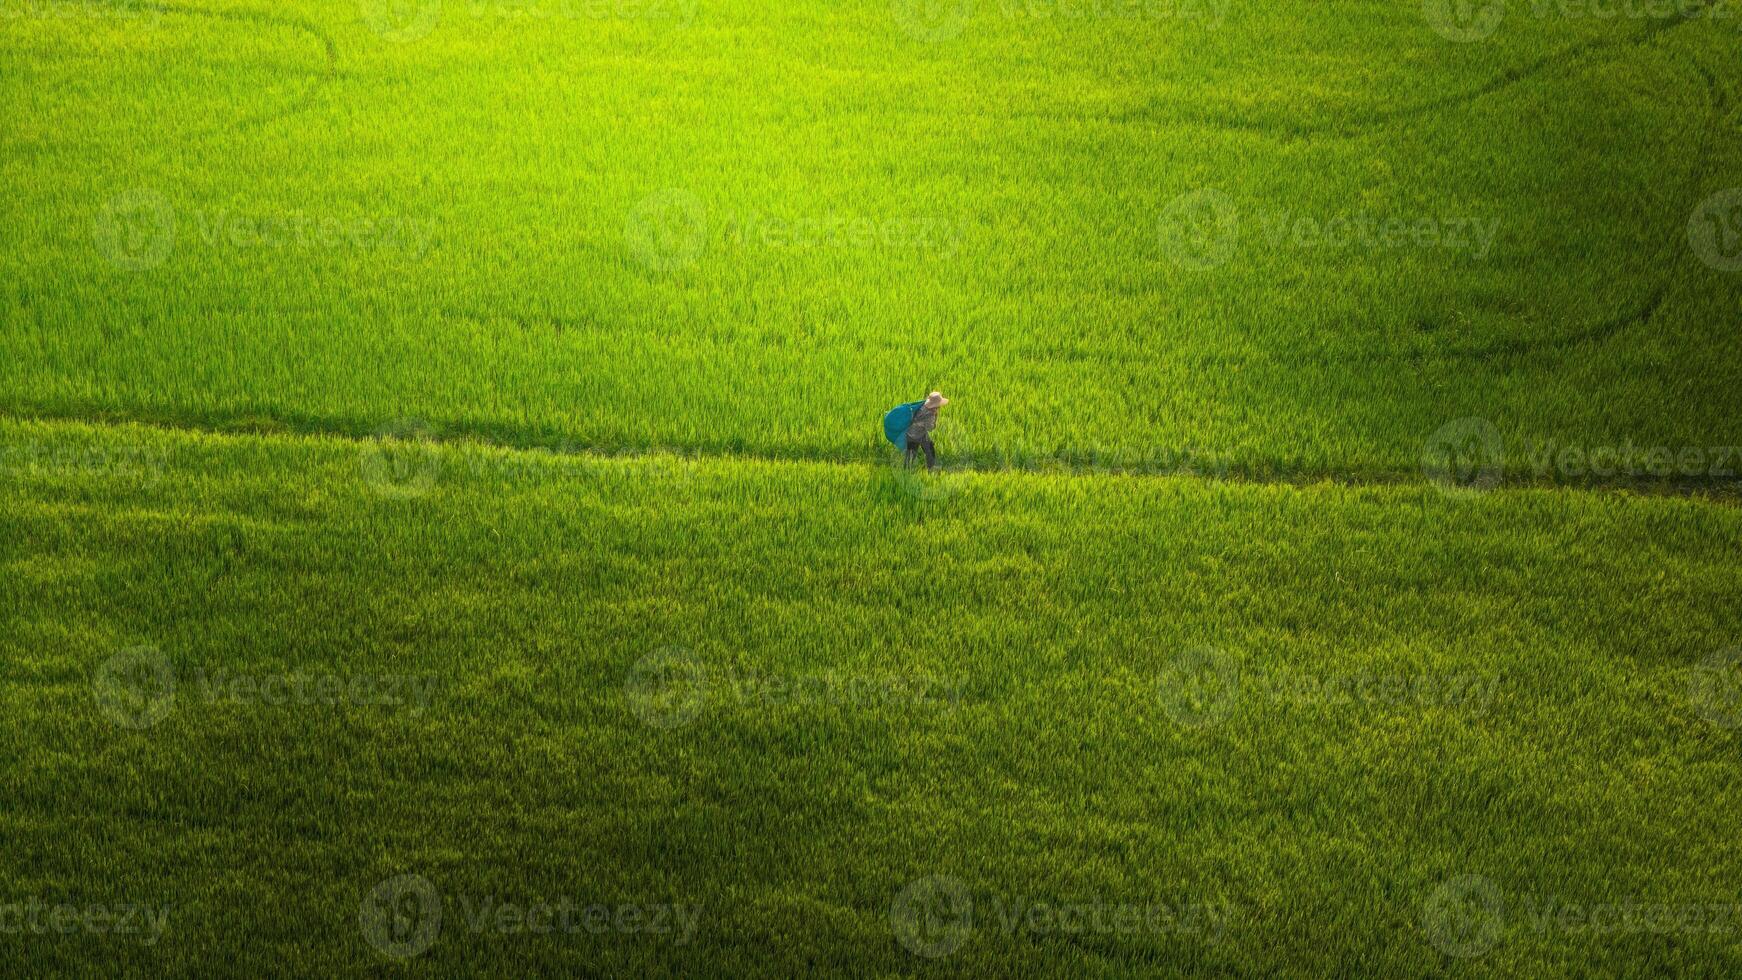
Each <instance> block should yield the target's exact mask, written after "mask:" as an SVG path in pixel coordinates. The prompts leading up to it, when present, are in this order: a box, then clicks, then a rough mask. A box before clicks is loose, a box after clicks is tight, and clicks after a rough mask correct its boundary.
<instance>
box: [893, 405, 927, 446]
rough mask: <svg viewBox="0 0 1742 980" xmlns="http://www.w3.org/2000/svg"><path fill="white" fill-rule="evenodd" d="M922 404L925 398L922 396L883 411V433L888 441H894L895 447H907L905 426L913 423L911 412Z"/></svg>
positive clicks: (917, 409) (915, 410)
mask: <svg viewBox="0 0 1742 980" xmlns="http://www.w3.org/2000/svg"><path fill="white" fill-rule="evenodd" d="M924 404H925V399H923V398H922V399H920V400H919V401H916V402H908V403H907V404H905V405H897V406H895V407H894V408H892V409H890V410H889V411H887V412H884V413H883V434H884V435H885V436H887V437H888V439H889V441H890V442H893V443H895V448H897V449H906V448H907V427H908V426H910V425H912V424H913V413H914V412H917V411H919V407H920V406H921V405H924Z"/></svg>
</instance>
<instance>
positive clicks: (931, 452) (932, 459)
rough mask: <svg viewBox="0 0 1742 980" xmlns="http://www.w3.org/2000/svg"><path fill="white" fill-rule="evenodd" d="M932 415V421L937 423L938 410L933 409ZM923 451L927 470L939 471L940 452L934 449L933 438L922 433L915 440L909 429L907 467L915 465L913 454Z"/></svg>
mask: <svg viewBox="0 0 1742 980" xmlns="http://www.w3.org/2000/svg"><path fill="white" fill-rule="evenodd" d="M931 414H932V420H933V421H934V422H935V421H936V420H937V414H938V413H937V410H936V409H933V410H932V413H931ZM921 449H923V450H925V468H926V469H928V470H935V469H937V468H938V451H937V450H936V449H933V448H932V444H931V436H928V435H926V434H924V433H921V434H920V436H919V438H918V439H915V438H914V437H913V430H912V429H908V430H907V460H906V463H907V465H909V466H912V465H913V454H914V453H916V452H918V451H919V450H921Z"/></svg>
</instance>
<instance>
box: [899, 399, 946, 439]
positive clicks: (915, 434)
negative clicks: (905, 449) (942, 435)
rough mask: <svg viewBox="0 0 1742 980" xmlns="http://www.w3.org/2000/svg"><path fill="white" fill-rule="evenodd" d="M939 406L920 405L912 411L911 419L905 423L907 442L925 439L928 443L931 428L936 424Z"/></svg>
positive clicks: (935, 426)
mask: <svg viewBox="0 0 1742 980" xmlns="http://www.w3.org/2000/svg"><path fill="white" fill-rule="evenodd" d="M939 407H940V406H937V405H932V406H929V407H928V406H925V405H921V406H920V407H919V408H918V410H916V411H915V412H914V413H913V421H911V422H909V423H907V441H908V442H909V443H912V442H917V441H920V440H925V441H926V442H927V444H929V443H930V436H931V430H933V429H935V428H937V425H938V408H939Z"/></svg>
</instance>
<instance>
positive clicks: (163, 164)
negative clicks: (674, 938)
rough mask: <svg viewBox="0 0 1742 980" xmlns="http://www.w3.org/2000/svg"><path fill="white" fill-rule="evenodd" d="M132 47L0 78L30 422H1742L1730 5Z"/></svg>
mask: <svg viewBox="0 0 1742 980" xmlns="http://www.w3.org/2000/svg"><path fill="white" fill-rule="evenodd" d="M8 2H9V3H10V4H12V5H13V6H14V7H15V8H16V6H17V4H18V3H19V2H20V0H8ZM942 6H943V7H945V8H948V7H949V6H950V5H948V4H945V5H942ZM22 9H25V10H29V9H33V8H30V7H24V8H22ZM73 9H74V10H84V11H87V12H89V11H102V10H107V9H110V8H107V7H104V6H103V5H102V4H100V3H97V2H96V0H92V3H91V4H90V5H87V6H82V7H74V8H73ZM121 9H122V10H133V11H135V14H136V15H135V16H119V15H117V16H109V17H102V16H94V15H90V14H89V13H87V14H86V15H84V16H62V17H42V16H22V17H17V18H15V19H14V20H13V21H12V22H11V23H10V24H9V27H8V33H7V35H6V41H5V42H4V43H3V44H0V102H4V103H5V104H6V105H7V106H8V110H7V125H6V126H5V127H4V129H3V130H0V167H3V168H4V170H3V176H4V179H5V181H6V184H7V187H8V189H9V193H8V195H7V199H6V201H5V203H4V204H0V209H3V210H0V226H3V227H4V228H5V232H4V234H5V235H6V236H7V247H6V248H5V249H3V250H0V273H3V275H0V281H3V282H4V286H3V287H0V339H3V342H4V344H5V348H6V350H7V352H8V354H9V355H11V356H8V357H7V358H5V359H3V361H0V408H4V409H6V410H9V411H11V412H14V413H17V412H28V413H46V414H51V415H57V416H73V417H85V416H88V415H90V414H92V413H105V414H112V415H119V416H122V417H130V418H153V419H165V420H174V421H178V422H184V423H198V424H202V425H215V424H233V423H238V422H250V421H258V420H260V419H263V418H264V419H271V420H276V421H278V422H280V423H283V424H288V425H293V426H295V427H297V428H300V429H305V430H316V431H333V430H338V431H345V432H350V433H369V432H372V431H375V430H377V429H378V428H380V427H382V426H386V425H390V424H394V423H396V422H399V421H401V420H404V419H420V420H423V421H424V422H426V423H428V424H429V425H431V426H433V427H435V428H438V429H440V430H442V431H445V432H461V433H475V434H481V435H486V436H488V437H490V438H492V439H494V440H496V441H500V442H504V443H508V444H514V445H560V444H562V443H564V442H575V443H580V444H584V445H594V446H608V447H618V446H638V447H648V446H676V447H684V448H689V449H710V450H723V449H730V450H737V451H749V452H754V453H758V454H764V455H778V456H783V457H806V458H831V459H843V458H866V457H867V456H868V454H869V452H870V451H871V449H872V447H873V446H874V445H875V443H876V438H877V436H876V431H877V430H876V424H875V416H876V413H877V412H878V411H879V410H880V409H882V408H883V407H885V406H887V405H888V404H892V403H894V402H895V401H897V400H899V399H901V398H905V397H910V396H911V393H913V392H918V391H924V390H927V389H928V388H930V387H934V386H941V387H944V388H946V389H950V390H952V391H953V392H954V393H956V394H957V395H959V397H958V399H957V403H956V407H955V409H954V410H953V412H952V421H951V424H950V426H949V428H948V430H947V432H946V438H948V439H949V440H950V441H951V445H952V447H953V448H952V458H954V459H956V460H982V461H983V460H986V459H992V458H998V457H1000V456H1006V455H1022V456H1041V457H1082V456H1086V455H1089V454H1102V455H1106V456H1115V457H1120V458H1126V459H1141V458H1145V457H1147V456H1148V455H1149V454H1151V453H1153V452H1154V451H1155V450H1156V448H1157V447H1165V448H1168V449H1178V448H1182V447H1189V448H1191V449H1192V450H1194V451H1195V452H1198V453H1202V454H1206V455H1213V456H1214V457H1215V458H1216V459H1217V460H1218V461H1220V462H1222V463H1225V464H1227V465H1228V466H1229V467H1230V468H1233V469H1237V470H1242V471H1250V472H1257V473H1277V472H1283V473H1300V472H1306V473H1325V472H1337V473H1354V474H1368V475H1377V474H1381V473H1385V474H1392V473H1399V472H1413V471H1415V470H1417V469H1418V461H1419V458H1420V455H1421V449H1422V444H1423V442H1424V440H1426V439H1427V438H1428V437H1429V435H1430V434H1431V433H1433V432H1435V431H1436V430H1437V429H1438V428H1439V427H1440V426H1441V425H1442V424H1444V423H1446V422H1447V421H1450V420H1453V419H1457V418H1461V417H1466V416H1477V417H1481V418H1485V419H1489V420H1491V421H1492V422H1493V423H1494V425H1495V426H1496V427H1497V430H1498V431H1499V432H1500V433H1501V434H1502V436H1503V438H1504V440H1505V446H1506V449H1507V451H1508V452H1509V453H1511V454H1513V461H1514V463H1515V466H1514V467H1513V468H1514V469H1515V470H1516V469H1517V463H1518V461H1519V460H1521V459H1522V456H1523V454H1524V453H1526V452H1527V451H1528V450H1529V448H1530V447H1531V446H1532V445H1535V444H1538V443H1549V442H1552V443H1554V444H1556V445H1566V444H1573V445H1578V446H1584V447H1591V446H1616V445H1620V444H1622V443H1623V441H1624V440H1631V441H1632V442H1633V443H1634V444H1637V445H1643V446H1647V447H1655V446H1666V447H1671V448H1680V447H1686V446H1702V447H1706V446H1711V445H1714V444H1717V442H1718V441H1720V440H1723V439H1725V438H1726V437H1727V436H1729V435H1731V434H1732V433H1733V432H1734V425H1735V422H1736V419H1737V416H1738V411H1737V409H1738V402H1737V396H1736V394H1735V393H1736V392H1737V391H1739V390H1742V373H1739V369H1738V363H1737V360H1736V359H1735V358H1716V357H1708V356H1705V355H1706V352H1708V351H1710V350H1712V349H1713V348H1714V347H1716V346H1718V345H1722V344H1726V343H1729V342H1730V341H1731V339H1732V338H1733V336H1734V324H1735V322H1736V318H1737V315H1738V311H1739V304H1738V298H1739V295H1742V290H1739V288H1738V284H1739V282H1742V280H1739V279H1738V276H1737V275H1735V274H1733V273H1724V272H1721V271H1718V270H1716V269H1714V268H1712V267H1711V266H1709V265H1707V264H1706V263H1704V262H1702V261H1701V260H1700V258H1699V257H1698V256H1697V255H1696V254H1695V251H1694V250H1693V249H1692V248H1691V247H1690V245H1689V242H1688V226H1689V223H1690V220H1691V219H1692V218H1693V216H1694V214H1695V210H1696V208H1697V207H1698V206H1699V205H1700V203H1701V202H1702V201H1703V200H1704V199H1705V198H1707V196H1708V195H1710V194H1711V193H1712V192H1714V191H1716V190H1718V189H1720V188H1723V187H1727V186H1731V185H1734V184H1735V183H1737V182H1738V180H1739V179H1742V140H1738V138H1737V137H1738V136H1739V135H1742V133H1739V131H1738V125H1737V118H1736V114H1735V113H1734V111H1733V109H1734V106H1735V102H1736V96H1737V94H1738V93H1737V89H1736V80H1735V73H1734V71H1732V68H1733V66H1734V54H1735V50H1736V44H1737V40H1738V38H1739V37H1742V31H1739V30H1738V29H1737V25H1738V24H1742V12H1732V11H1730V8H1729V7H1728V6H1725V7H1724V8H1723V9H1724V10H1725V11H1726V12H1731V13H1733V14H1734V15H1733V16H1728V17H1724V18H1702V19H1696V20H1691V21H1687V22H1683V23H1677V22H1674V21H1670V20H1665V19H1663V18H1655V19H1654V18H1638V17H1621V18H1615V17H1595V16H1578V17H1566V16H1558V15H1540V14H1538V13H1535V12H1533V11H1532V10H1527V9H1524V8H1522V7H1521V8H1520V9H1518V10H1516V11H1514V12H1513V14H1512V15H1511V16H1510V17H1509V19H1508V20H1507V21H1506V22H1505V23H1504V24H1503V25H1502V26H1501V28H1500V29H1499V30H1497V31H1496V32H1495V34H1494V36H1493V37H1492V38H1491V39H1490V40H1487V41H1484V42H1479V43H1471V44H1455V43H1451V42H1449V41H1447V40H1445V39H1444V38H1442V37H1441V36H1440V35H1439V34H1437V33H1435V31H1434V30H1433V29H1432V28H1431V27H1430V22H1429V19H1428V18H1427V17H1425V16H1424V14H1423V7H1422V5H1421V4H1418V3H1407V2H1397V3H1374V2H1338V3H1332V4H1328V5H1327V4H1323V3H1313V4H1293V5H1284V6H1277V5H1268V6H1260V7H1254V6H1252V5H1230V4H1224V3H1216V4H1210V3H1204V4H1202V5H1200V6H1197V7H1191V8H1176V7H1174V6H1172V5H1159V4H1157V5H1150V6H1147V7H1139V8H1136V10H1134V11H1133V10H1132V9H1131V8H1130V7H1120V6H1117V5H1114V6H1113V7H1112V8H1110V9H1111V10H1113V11H1127V15H1123V16H1100V17H1096V16H1082V15H1071V14H1068V9H1076V8H1060V7H1059V6H1057V5H1049V4H1027V5H1019V4H1014V3H1009V4H994V3H990V2H988V3H982V4H979V5H975V6H973V7H972V10H971V13H972V16H970V17H969V18H968V19H967V20H966V21H965V22H963V23H961V24H959V25H955V24H952V23H949V22H947V21H946V22H945V24H944V27H945V28H946V29H944V30H941V31H933V32H925V31H921V32H920V33H919V35H918V36H916V35H915V34H914V33H912V32H910V31H909V30H907V29H905V28H904V24H906V21H905V20H904V18H903V17H902V16H900V12H901V11H903V10H906V9H907V7H906V6H904V5H900V4H898V5H895V6H893V7H892V6H891V5H889V4H887V3H883V2H877V0H865V2H857V3H851V4H840V5H835V4H829V5H824V4H782V5H778V6H776V7H775V8H774V9H770V8H769V5H767V4H761V3H747V2H734V0H727V2H713V0H709V2H707V3H705V4H704V5H703V6H701V7H700V8H691V7H687V6H682V5H679V4H677V3H675V2H674V3H672V4H670V5H668V6H660V5H657V4H654V5H635V6H622V5H608V4H606V5H599V4H580V3H558V2H557V0H536V2H534V3H531V4H530V5H521V7H519V8H510V7H508V6H506V5H499V4H490V3H455V2H450V3H447V4H444V5H442V6H441V7H440V9H439V19H438V21H437V22H436V23H435V25H434V26H433V28H432V29H431V30H430V31H429V33H427V34H425V35H423V36H421V37H417V38H415V39H412V40H408V41H403V42H394V41H391V40H387V39H384V38H383V37H382V36H381V35H379V34H378V33H376V32H375V31H374V30H372V29H371V27H370V23H371V21H370V19H369V17H368V16H367V15H368V13H369V11H370V10H373V9H374V8H373V6H371V5H365V8H364V9H361V10H360V8H359V6H358V5H357V4H356V3H353V2H338V0H334V2H315V3H308V4H299V5H298V6H297V7H295V8H294V10H285V11H280V12H272V13H267V12H263V11H264V10H265V9H266V8H259V7H253V6H248V5H246V4H240V3H231V2H227V0H217V2H214V3H212V4H209V5H199V4H179V3H178V4H174V5H170V6H167V7H163V8H157V7H149V8H146V9H145V10H144V11H143V12H142V13H141V12H139V11H138V8H135V7H132V6H129V5H126V4H123V5H122V7H121ZM515 9H520V11H521V12H520V13H519V14H516V13H514V12H513V10H515ZM1144 11H1147V12H1148V13H1144ZM1193 11H1196V12H1198V13H1201V14H1202V16H1187V15H1186V14H1189V13H1191V12H1193ZM1175 14H1179V15H1175ZM1672 24H1675V26H1671V25H1672ZM956 27H959V30H956V29H955V28H956ZM413 33H415V31H413ZM925 38H937V39H936V40H926V39H925ZM1218 195H1219V196H1218ZM1182 198H1183V203H1181V202H1182ZM1212 202H1221V203H1222V204H1223V205H1225V206H1226V207H1227V208H1231V209H1232V210H1231V211H1230V212H1228V213H1231V214H1233V215H1234V221H1235V224H1234V225H1233V226H1232V228H1231V229H1230V228H1224V226H1222V225H1219V224H1217V223H1216V221H1215V220H1214V219H1215V217H1216V216H1217V215H1218V214H1219V213H1221V212H1217V211H1215V210H1214V208H1215V207H1216V204H1215V203H1212ZM1206 218H1209V219H1211V220H1208V221H1206V220H1205V219H1206ZM159 219H164V221H165V222H166V223H164V224H162V225H160V224H158V220H159ZM1393 221H1395V222H1400V223H1401V224H1400V225H1399V226H1398V227H1400V228H1406V229H1407V231H1406V232H1405V233H1404V234H1403V235H1402V236H1401V237H1399V238H1396V239H1388V238H1386V237H1385V235H1384V232H1383V229H1384V228H1386V227H1387V224H1386V223H1388V222H1393ZM1303 222H1304V223H1303ZM1339 222H1349V223H1351V224H1346V225H1345V224H1339ZM1466 222H1469V223H1470V224H1466ZM1362 227H1369V228H1372V229H1374V231H1372V232H1365V231H1347V230H1345V229H1349V228H1362ZM1326 228H1330V229H1332V231H1333V233H1334V234H1340V235H1360V236H1366V235H1372V236H1373V237H1372V238H1371V240H1370V241H1369V240H1367V239H1366V238H1365V237H1360V238H1355V239H1351V240H1349V243H1348V244H1344V245H1337V244H1327V243H1326V242H1325V241H1323V240H1322V238H1320V237H1319V236H1318V233H1319V232H1322V231H1323V229H1326ZM166 229H168V230H167V231H166ZM1315 229H1316V230H1317V231H1315ZM1418 229H1421V230H1422V234H1423V237H1422V238H1420V239H1419V240H1418V239H1417V238H1416V237H1415V235H1416V233H1417V230H1418ZM1225 235H1229V236H1231V237H1222V236H1225ZM1447 238H1459V239H1463V243H1462V244H1459V243H1456V242H1448V241H1447V240H1446V239H1447ZM1484 243H1485V244H1484ZM116 257H119V259H120V260H121V264H120V265H117V264H116V263H115V262H113V261H111V259H112V258H116ZM1207 263H1208V264H1209V267H1207V268H1205V267H1204V266H1205V265H1206V264H1207ZM142 264H143V265H145V266H147V267H146V268H133V267H134V266H139V265H142ZM1594 392H1595V393H1601V396H1600V397H1592V395H1593V393H1594Z"/></svg>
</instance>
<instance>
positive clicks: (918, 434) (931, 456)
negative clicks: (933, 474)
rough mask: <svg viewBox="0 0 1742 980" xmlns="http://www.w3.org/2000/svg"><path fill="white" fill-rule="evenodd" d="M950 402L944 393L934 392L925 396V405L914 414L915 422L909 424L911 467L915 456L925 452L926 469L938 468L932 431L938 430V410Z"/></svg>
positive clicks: (908, 462)
mask: <svg viewBox="0 0 1742 980" xmlns="http://www.w3.org/2000/svg"><path fill="white" fill-rule="evenodd" d="M949 403H950V400H949V399H948V398H945V397H944V394H943V392H941V391H934V392H932V393H931V394H929V395H927V396H925V404H923V405H921V406H920V407H919V408H918V409H917V410H915V411H914V413H913V421H912V422H909V423H908V424H907V459H906V463H907V465H909V466H912V465H913V454H914V453H916V452H918V451H919V450H921V449H923V450H925V468H926V469H927V470H936V469H937V468H938V451H937V450H936V449H935V448H933V447H932V444H931V430H933V429H935V428H937V424H938V409H940V408H943V407H944V406H945V405H948V404H949Z"/></svg>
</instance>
